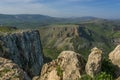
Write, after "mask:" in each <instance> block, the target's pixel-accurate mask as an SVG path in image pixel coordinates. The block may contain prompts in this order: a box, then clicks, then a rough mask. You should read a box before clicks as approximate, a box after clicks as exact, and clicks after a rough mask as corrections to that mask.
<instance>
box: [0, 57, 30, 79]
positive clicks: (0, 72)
mask: <svg viewBox="0 0 120 80" xmlns="http://www.w3.org/2000/svg"><path fill="white" fill-rule="evenodd" d="M0 80H31V79H30V78H29V77H28V75H27V73H26V72H24V71H23V70H22V69H20V67H19V66H18V65H17V64H15V63H13V62H12V61H11V60H8V59H5V58H2V57H0Z"/></svg>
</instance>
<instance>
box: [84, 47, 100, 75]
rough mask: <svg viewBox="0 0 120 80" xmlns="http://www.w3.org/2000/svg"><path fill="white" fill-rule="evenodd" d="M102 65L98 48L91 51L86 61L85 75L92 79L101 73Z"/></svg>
mask: <svg viewBox="0 0 120 80" xmlns="http://www.w3.org/2000/svg"><path fill="white" fill-rule="evenodd" d="M101 64H102V51H101V50H99V49H98V48H96V47H95V48H93V49H91V53H90V55H89V57H88V61H87V64H86V67H85V70H86V73H87V74H88V75H90V76H91V77H94V76H95V75H96V74H97V73H99V72H100V71H101Z"/></svg>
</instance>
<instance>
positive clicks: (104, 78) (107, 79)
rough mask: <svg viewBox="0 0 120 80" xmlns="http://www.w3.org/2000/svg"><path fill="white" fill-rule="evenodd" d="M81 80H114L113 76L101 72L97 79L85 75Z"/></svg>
mask: <svg viewBox="0 0 120 80" xmlns="http://www.w3.org/2000/svg"><path fill="white" fill-rule="evenodd" d="M80 80H114V79H113V77H112V75H110V74H107V73H106V72H101V73H99V74H97V75H96V76H95V77H93V78H92V77H90V76H89V75H83V76H82V77H81V78H80Z"/></svg>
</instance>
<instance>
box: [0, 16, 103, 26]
mask: <svg viewBox="0 0 120 80" xmlns="http://www.w3.org/2000/svg"><path fill="white" fill-rule="evenodd" d="M96 21H98V22H100V21H104V19H100V18H96V17H91V16H85V17H76V18H57V17H50V16H45V15H39V14H18V15H7V14H0V24H1V25H5V26H6V25H7V26H15V27H19V28H36V27H39V26H44V25H48V24H58V23H60V24H65V23H69V24H72V23H74V24H75V23H76V24H79V23H81V22H96Z"/></svg>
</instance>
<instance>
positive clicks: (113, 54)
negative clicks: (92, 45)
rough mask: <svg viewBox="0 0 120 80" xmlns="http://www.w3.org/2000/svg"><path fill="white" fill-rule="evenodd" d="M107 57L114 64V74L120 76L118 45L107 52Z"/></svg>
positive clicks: (119, 48) (119, 51) (119, 47)
mask: <svg viewBox="0 0 120 80" xmlns="http://www.w3.org/2000/svg"><path fill="white" fill-rule="evenodd" d="M109 59H110V60H111V61H112V63H113V64H114V65H115V66H116V69H117V70H116V71H115V73H116V76H120V45H118V46H117V47H116V48H115V49H114V50H113V51H112V52H111V53H110V54H109Z"/></svg>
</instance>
